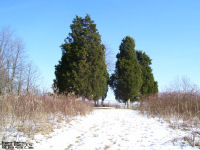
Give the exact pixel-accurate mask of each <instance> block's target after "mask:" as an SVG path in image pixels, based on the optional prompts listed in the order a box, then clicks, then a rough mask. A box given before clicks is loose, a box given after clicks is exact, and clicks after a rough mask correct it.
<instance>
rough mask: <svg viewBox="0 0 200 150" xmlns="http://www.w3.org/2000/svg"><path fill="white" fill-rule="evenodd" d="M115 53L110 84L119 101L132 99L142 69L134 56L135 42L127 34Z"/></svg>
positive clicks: (137, 90)
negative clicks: (115, 60) (114, 64)
mask: <svg viewBox="0 0 200 150" xmlns="http://www.w3.org/2000/svg"><path fill="white" fill-rule="evenodd" d="M119 50H120V52H119V53H118V54H117V56H116V57H117V62H116V68H115V73H114V74H112V76H111V77H110V83H109V84H110V86H111V87H112V88H113V90H114V93H115V97H116V99H117V100H118V101H119V102H125V103H126V102H127V101H128V100H134V99H135V97H136V96H138V95H139V92H140V88H141V85H142V71H141V67H140V64H139V63H138V60H137V58H136V52H135V42H134V40H133V39H132V38H131V37H129V36H127V37H125V38H124V39H123V40H122V43H121V45H120V48H119Z"/></svg>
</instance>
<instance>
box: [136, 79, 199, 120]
mask: <svg viewBox="0 0 200 150" xmlns="http://www.w3.org/2000/svg"><path fill="white" fill-rule="evenodd" d="M174 87H175V88H171V89H170V90H169V89H168V91H167V92H163V93H160V94H159V95H158V96H150V97H147V98H145V99H144V100H143V101H142V103H141V105H140V106H139V109H140V110H141V111H142V112H145V113H147V114H149V115H155V116H161V117H162V116H163V117H166V116H171V117H177V118H181V119H183V120H191V119H198V120H199V119H200V94H199V91H198V89H197V87H196V86H193V85H192V84H190V82H189V81H188V80H185V79H183V80H182V82H181V84H180V83H178V82H177V85H176V86H174Z"/></svg>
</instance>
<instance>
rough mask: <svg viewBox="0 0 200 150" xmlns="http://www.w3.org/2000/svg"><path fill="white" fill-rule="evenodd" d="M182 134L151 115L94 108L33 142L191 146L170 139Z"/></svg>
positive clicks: (47, 145)
mask: <svg viewBox="0 0 200 150" xmlns="http://www.w3.org/2000/svg"><path fill="white" fill-rule="evenodd" d="M183 136H184V133H183V132H182V131H180V130H173V129H171V128H169V125H168V124H166V123H161V122H159V121H157V120H156V119H153V118H147V117H145V116H143V115H141V114H139V113H138V112H137V111H134V110H126V109H97V110H94V112H93V113H92V114H90V115H88V116H86V117H77V118H76V119H74V120H73V121H71V122H70V123H69V124H67V125H66V126H65V127H62V128H60V129H56V130H55V132H54V133H52V134H51V135H50V138H48V139H45V140H43V141H41V142H40V143H35V144H34V147H35V149H38V150H39V149H40V150H45V149H48V150H51V149H52V150H67V149H77V150H95V149H98V150H106V149H112V150H116V149H122V150H128V149H130V150H140V149H144V150H147V149H152V150H153V149H156V150H161V149H162V150H165V149H169V150H171V149H192V147H190V146H189V145H184V146H183V145H181V144H180V143H179V144H178V143H177V144H175V145H173V143H172V140H173V139H176V138H181V137H183Z"/></svg>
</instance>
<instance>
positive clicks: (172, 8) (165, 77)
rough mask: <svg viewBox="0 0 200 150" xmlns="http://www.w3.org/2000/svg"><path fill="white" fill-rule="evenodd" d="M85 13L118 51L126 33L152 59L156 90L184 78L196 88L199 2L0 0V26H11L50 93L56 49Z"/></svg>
mask: <svg viewBox="0 0 200 150" xmlns="http://www.w3.org/2000/svg"><path fill="white" fill-rule="evenodd" d="M87 13H88V14H90V16H91V18H92V19H93V20H94V21H95V23H96V24H97V28H98V30H99V32H100V34H101V36H102V41H103V42H104V43H105V44H106V45H107V46H108V47H109V48H110V49H111V50H113V51H114V52H115V54H116V53H117V52H118V48H119V45H120V43H121V40H122V38H123V37H125V36H126V35H129V36H131V37H133V38H134V39H135V42H136V49H138V50H143V51H145V52H146V53H147V54H148V55H149V56H150V58H152V63H153V64H152V69H153V73H154V76H155V79H156V80H157V81H158V83H159V90H160V91H162V90H164V88H165V87H166V86H167V85H169V84H170V83H171V81H173V80H174V79H175V78H177V77H182V76H187V77H188V78H190V79H191V80H192V81H193V82H195V83H196V84H197V85H200V59H199V56H200V1H199V0H191V1H188V0H151V1H150V0H123V1H122V0H101V1H100V0H99V1H97V0H96V1H94V0H84V1H83V0H74V1H67V0H28V1H27V0H17V1H16V0H1V1H0V18H1V21H0V28H2V27H5V26H10V27H11V28H12V29H14V30H15V31H16V34H17V35H18V36H20V37H21V38H22V39H23V40H24V43H25V46H26V50H27V54H28V55H29V56H30V59H31V60H32V61H33V62H34V64H35V65H36V66H38V68H39V70H40V73H41V75H42V77H43V80H42V82H41V85H42V86H43V87H45V88H47V89H50V87H51V84H52V81H53V79H54V66H55V65H56V64H57V63H58V60H59V59H60V57H61V49H60V47H59V46H60V45H61V44H62V43H63V41H64V39H65V38H66V37H67V35H68V33H69V32H70V28H69V26H70V24H71V23H72V20H73V18H74V17H75V15H78V16H83V17H84V16H85V15H86V14H87Z"/></svg>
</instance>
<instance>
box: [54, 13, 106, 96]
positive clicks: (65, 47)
mask: <svg viewBox="0 0 200 150" xmlns="http://www.w3.org/2000/svg"><path fill="white" fill-rule="evenodd" d="M70 28H71V33H69V36H68V37H67V38H66V39H65V43H64V44H62V45H61V48H62V58H61V60H60V61H59V64H58V65H56V66H55V76H56V79H55V80H54V88H55V90H56V91H58V92H59V93H66V94H68V93H72V92H74V93H75V94H76V95H79V96H82V97H83V98H84V97H86V98H89V99H95V100H96V99H99V98H102V97H103V96H104V95H106V93H107V86H108V85H107V83H108V72H107V70H106V64H105V46H104V45H103V44H102V43H101V36H100V34H99V33H98V31H97V28H96V24H94V21H93V20H91V18H90V16H89V15H86V16H85V18H82V17H78V16H76V17H75V18H74V20H73V23H72V24H71V25H70Z"/></svg>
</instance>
